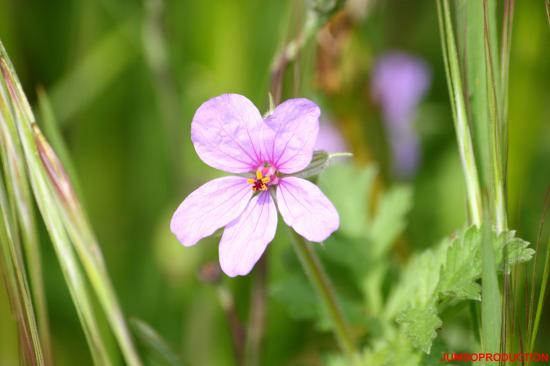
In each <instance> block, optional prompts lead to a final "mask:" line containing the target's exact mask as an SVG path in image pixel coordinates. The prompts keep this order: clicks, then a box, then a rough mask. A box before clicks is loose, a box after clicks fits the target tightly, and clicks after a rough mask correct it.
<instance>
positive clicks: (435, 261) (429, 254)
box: [384, 248, 445, 319]
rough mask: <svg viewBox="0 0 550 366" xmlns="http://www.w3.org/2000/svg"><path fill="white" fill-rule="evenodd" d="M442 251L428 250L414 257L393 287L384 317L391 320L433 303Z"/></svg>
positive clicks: (442, 255)
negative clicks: (404, 312)
mask: <svg viewBox="0 0 550 366" xmlns="http://www.w3.org/2000/svg"><path fill="white" fill-rule="evenodd" d="M444 255H445V252H444V250H441V248H440V249H438V250H435V251H433V250H431V249H428V250H426V251H424V252H422V253H420V254H417V255H416V256H414V257H413V258H412V259H411V261H410V262H409V263H408V264H407V267H406V268H405V270H404V271H403V273H402V275H401V281H400V282H399V284H398V285H397V286H396V287H395V290H394V292H393V293H392V294H391V295H390V298H389V300H388V302H387V305H386V309H385V311H384V315H385V317H386V319H392V318H393V317H394V316H396V315H397V314H398V313H400V312H401V311H403V310H406V309H409V308H412V307H419V308H424V307H426V306H428V305H429V304H431V303H432V302H433V299H434V297H435V296H436V295H437V293H436V290H437V285H438V283H439V276H440V268H441V264H442V262H443V260H444V259H445V257H444Z"/></svg>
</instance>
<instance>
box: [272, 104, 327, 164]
mask: <svg viewBox="0 0 550 366" xmlns="http://www.w3.org/2000/svg"><path fill="white" fill-rule="evenodd" d="M320 114H321V111H320V109H319V107H318V106H317V105H316V104H315V103H313V102H312V101H310V100H308V99H303V98H299V99H289V100H287V101H285V102H283V103H282V104H280V105H279V106H277V108H275V111H273V114H271V115H270V116H269V117H268V118H267V119H266V120H265V123H266V124H267V125H268V126H269V127H270V128H271V130H272V134H271V136H269V137H266V139H265V142H264V155H265V157H267V160H268V161H269V162H270V163H272V164H273V165H275V167H277V169H278V170H279V171H280V172H282V173H285V174H290V173H295V172H297V171H300V170H302V169H304V168H305V167H306V166H307V165H308V164H309V162H310V161H311V156H312V154H313V146H314V145H315V141H316V139H317V133H318V132H319V116H320Z"/></svg>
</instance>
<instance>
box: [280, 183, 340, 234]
mask: <svg viewBox="0 0 550 366" xmlns="http://www.w3.org/2000/svg"><path fill="white" fill-rule="evenodd" d="M277 205H278V206H279V211H280V212H281V216H283V219H284V220H285V222H286V224H287V225H288V226H290V227H292V228H293V229H294V230H296V232H297V233H298V234H300V235H302V236H303V237H304V238H306V239H307V240H309V241H315V242H321V241H323V240H325V239H326V238H328V237H329V235H330V234H332V233H333V232H334V231H335V230H336V229H338V226H340V218H339V216H338V212H337V211H336V208H335V207H334V205H333V204H332V202H330V201H329V199H328V198H327V197H326V196H325V195H324V194H323V192H321V190H320V189H319V188H318V187H317V186H316V185H315V184H313V183H311V182H309V181H307V180H305V179H301V178H296V177H284V178H282V179H281V181H280V182H279V185H278V187H277Z"/></svg>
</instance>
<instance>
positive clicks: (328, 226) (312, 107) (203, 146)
mask: <svg viewBox="0 0 550 366" xmlns="http://www.w3.org/2000/svg"><path fill="white" fill-rule="evenodd" d="M319 116H320V110H319V107H318V106H317V105H316V104H315V103H313V102H312V101H310V100H307V99H303V98H300V99H290V100H287V101H285V102H283V103H282V104H280V105H279V106H277V107H276V108H275V110H274V111H273V113H272V114H270V115H269V116H268V117H267V118H265V119H264V118H262V116H261V114H260V112H259V111H258V109H257V108H256V107H255V106H254V104H252V102H250V101H249V100H248V99H247V98H245V97H243V96H241V95H238V94H223V95H220V96H218V97H215V98H212V99H210V100H208V101H206V102H205V103H203V104H202V105H201V106H200V107H199V109H198V110H197V111H196V113H195V116H194V117H193V121H192V124H191V139H192V141H193V144H194V146H195V150H196V151H197V154H198V155H199V157H200V158H201V159H202V160H203V161H204V162H205V163H206V164H208V165H210V166H212V167H214V168H217V169H220V170H223V171H226V172H230V173H235V174H240V176H229V177H223V178H218V179H214V180H212V181H210V182H208V183H206V184H204V185H203V186H201V187H199V188H198V189H197V190H195V191H194V192H192V193H191V194H190V195H189V196H188V197H187V198H186V199H185V200H184V201H183V202H182V203H181V204H180V206H179V207H178V208H177V210H176V212H175V213H174V216H173V217H172V221H171V223H170V228H171V230H172V232H173V233H174V234H175V235H176V237H177V238H178V240H179V241H180V242H181V243H182V244H183V245H186V246H191V245H194V244H196V243H197V242H198V241H199V240H200V239H202V238H204V237H206V236H209V235H211V234H213V233H214V232H215V231H216V230H217V229H219V228H221V227H225V230H224V232H223V235H222V238H221V241H220V246H219V256H220V265H221V268H222V270H223V271H224V272H225V273H226V274H227V275H228V276H231V277H233V276H237V275H246V274H248V273H249V272H250V271H251V270H252V267H253V266H254V264H255V263H256V262H257V261H258V259H259V258H260V257H261V255H262V254H263V252H264V251H265V249H266V247H267V245H268V244H269V243H270V242H271V241H272V240H273V238H274V237H275V231H276V229H277V206H278V208H279V212H280V213H281V216H282V217H283V220H284V221H285V223H286V224H287V225H288V226H290V227H292V228H293V229H294V230H295V231H296V232H297V233H298V234H300V235H302V236H303V237H305V238H306V239H308V240H310V241H315V242H320V241H323V240H325V239H326V238H327V237H328V236H329V235H330V234H332V233H333V232H334V231H335V230H336V229H337V228H338V226H339V217H338V213H337V211H336V209H335V208H334V206H333V205H332V203H331V202H330V201H329V200H328V198H327V197H326V196H325V195H324V194H323V193H322V192H321V190H320V189H319V188H318V187H317V186H315V185H314V184H313V183H311V182H309V181H307V180H305V179H301V178H298V177H293V176H291V174H293V173H296V172H299V171H300V170H303V169H304V168H306V167H307V165H308V164H309V163H310V161H311V158H312V155H313V148H314V144H315V141H316V138H317V134H318V131H319ZM243 175H244V176H243Z"/></svg>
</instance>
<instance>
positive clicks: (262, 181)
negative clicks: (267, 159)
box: [246, 163, 278, 192]
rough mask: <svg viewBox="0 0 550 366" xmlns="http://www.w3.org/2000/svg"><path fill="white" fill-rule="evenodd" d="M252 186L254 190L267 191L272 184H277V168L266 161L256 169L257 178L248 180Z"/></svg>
mask: <svg viewBox="0 0 550 366" xmlns="http://www.w3.org/2000/svg"><path fill="white" fill-rule="evenodd" d="M246 181H247V183H248V184H250V185H251V186H252V190H253V191H254V192H258V191H267V190H268V189H269V186H270V185H273V184H276V183H277V181H278V178H277V175H276V170H275V169H274V168H273V167H271V166H270V165H269V164H267V163H265V164H264V165H262V166H261V167H259V168H258V169H256V178H255V179H254V178H250V179H247V180H246Z"/></svg>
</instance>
